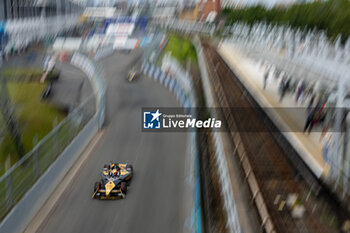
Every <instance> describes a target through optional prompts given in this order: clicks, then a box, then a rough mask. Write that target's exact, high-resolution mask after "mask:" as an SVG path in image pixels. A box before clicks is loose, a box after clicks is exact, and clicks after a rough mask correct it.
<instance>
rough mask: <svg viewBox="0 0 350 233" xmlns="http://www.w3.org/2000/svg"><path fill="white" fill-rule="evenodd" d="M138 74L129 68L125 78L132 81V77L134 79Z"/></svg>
mask: <svg viewBox="0 0 350 233" xmlns="http://www.w3.org/2000/svg"><path fill="white" fill-rule="evenodd" d="M138 76H139V72H138V71H136V70H134V69H133V70H131V71H130V72H129V74H128V77H127V80H128V82H132V81H134V79H136V78H137V77H138Z"/></svg>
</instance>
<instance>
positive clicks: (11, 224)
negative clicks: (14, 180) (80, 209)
mask: <svg viewBox="0 0 350 233" xmlns="http://www.w3.org/2000/svg"><path fill="white" fill-rule="evenodd" d="M97 131H98V114H95V115H94V116H93V117H92V118H91V120H90V121H89V122H88V123H87V124H86V126H85V127H84V128H83V129H82V131H81V132H80V133H79V134H78V135H77V136H76V137H75V138H74V140H73V141H72V143H71V144H70V145H69V146H68V147H67V148H66V149H65V150H64V151H63V152H62V154H61V155H60V156H59V157H58V158H57V160H56V161H55V162H54V163H53V164H52V165H51V166H50V167H49V168H48V169H47V171H46V172H45V173H44V174H43V175H42V176H41V177H40V178H39V180H38V181H37V182H36V183H35V185H34V186H33V187H32V188H31V189H30V190H29V191H28V192H27V193H26V194H25V196H24V197H23V198H22V199H21V201H20V202H19V203H18V204H17V205H16V206H15V207H14V208H13V209H12V210H11V211H10V213H9V214H8V215H7V216H6V218H5V219H4V220H3V221H2V222H1V224H0V232H4V233H12V232H23V231H24V230H25V228H26V227H27V225H28V224H29V223H30V221H31V220H32V219H33V218H34V217H35V215H36V214H37V212H38V211H39V210H40V209H41V207H42V206H43V205H44V203H45V202H46V200H47V199H48V198H49V197H50V195H51V194H52V192H53V191H54V190H55V188H56V186H57V185H58V184H59V183H60V182H61V180H62V179H63V178H64V176H65V175H66V173H67V172H68V170H69V169H70V168H71V167H72V165H73V164H74V162H75V161H76V160H77V159H78V158H79V156H80V154H81V153H82V152H83V150H84V149H85V147H86V146H87V145H88V143H89V142H90V141H91V139H92V138H93V137H94V135H95V134H96V133H97Z"/></svg>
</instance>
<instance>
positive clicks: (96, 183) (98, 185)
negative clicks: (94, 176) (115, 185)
mask: <svg viewBox="0 0 350 233" xmlns="http://www.w3.org/2000/svg"><path fill="white" fill-rule="evenodd" d="M100 187H101V183H100V182H99V181H96V182H95V185H94V192H96V191H97V190H99V189H100Z"/></svg>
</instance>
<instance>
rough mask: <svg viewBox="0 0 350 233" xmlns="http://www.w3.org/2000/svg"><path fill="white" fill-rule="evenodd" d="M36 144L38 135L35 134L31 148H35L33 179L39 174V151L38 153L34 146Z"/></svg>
mask: <svg viewBox="0 0 350 233" xmlns="http://www.w3.org/2000/svg"><path fill="white" fill-rule="evenodd" d="M37 144H38V135H37V134H36V135H35V137H34V138H33V148H35V151H34V157H33V159H34V161H33V162H34V179H35V180H36V179H37V178H38V177H39V175H40V167H39V153H38V148H36V147H35V146H36V145H37Z"/></svg>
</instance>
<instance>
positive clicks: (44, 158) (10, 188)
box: [0, 95, 96, 219]
mask: <svg viewBox="0 0 350 233" xmlns="http://www.w3.org/2000/svg"><path fill="white" fill-rule="evenodd" d="M95 106H96V105H95V96H94V95H92V96H90V97H89V98H87V99H86V100H85V101H84V102H83V103H82V104H81V105H79V106H78V107H77V108H76V109H74V110H73V111H72V112H71V113H70V114H69V115H68V116H67V117H66V118H65V119H64V120H63V121H61V122H60V123H59V124H58V125H57V126H56V127H55V128H54V129H53V130H52V131H51V132H50V133H49V134H47V135H46V136H45V137H44V138H43V139H42V140H41V141H40V142H39V143H38V144H37V145H36V146H35V147H34V148H33V149H32V150H31V151H30V152H29V153H27V154H26V155H25V156H24V157H22V158H21V159H20V160H19V161H18V162H17V163H16V164H15V165H13V166H12V167H11V168H10V169H9V170H8V171H6V173H5V174H4V175H3V176H1V177H0V219H3V218H4V217H5V216H6V214H7V213H8V212H9V211H10V209H11V208H12V207H14V205H15V204H16V203H17V202H18V201H19V200H20V199H21V198H22V197H23V195H24V194H25V193H26V192H27V191H28V190H29V189H30V188H31V187H32V185H33V184H34V183H35V182H36V180H37V179H38V178H39V177H40V176H41V175H42V174H43V173H44V172H45V171H46V169H47V168H48V167H49V166H50V165H51V164H52V163H53V162H54V161H55V160H56V158H57V157H58V156H59V155H60V153H61V152H62V151H63V150H64V149H65V148H66V147H67V146H68V145H69V144H70V143H71V142H72V140H73V139H74V137H75V136H76V135H77V134H78V133H79V132H80V130H82V129H83V127H84V126H85V125H86V124H87V123H88V122H89V120H90V119H91V118H92V117H93V115H94V114H95V112H96V109H95Z"/></svg>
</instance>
